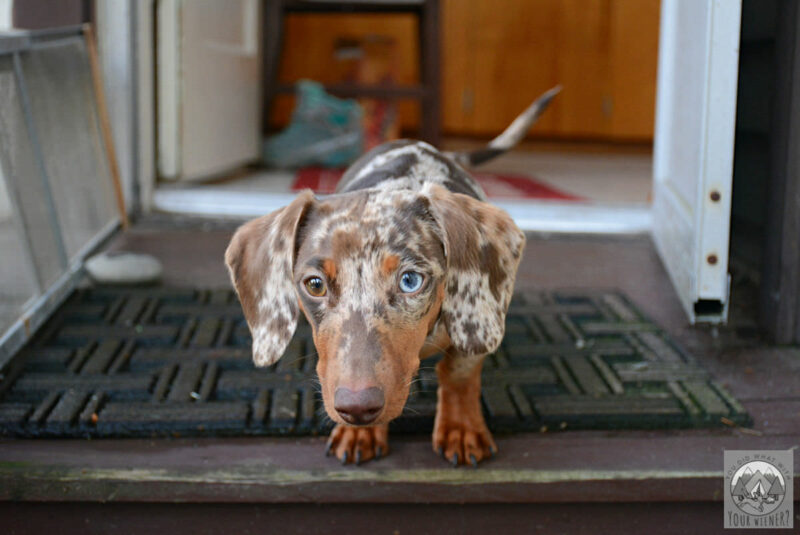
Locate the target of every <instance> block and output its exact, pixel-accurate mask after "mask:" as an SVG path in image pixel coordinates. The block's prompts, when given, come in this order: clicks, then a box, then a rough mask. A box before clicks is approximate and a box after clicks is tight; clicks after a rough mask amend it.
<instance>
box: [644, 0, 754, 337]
mask: <svg viewBox="0 0 800 535" xmlns="http://www.w3.org/2000/svg"><path fill="white" fill-rule="evenodd" d="M741 9H742V5H741V1H740V0H663V2H662V3H661V35H660V40H659V52H658V55H659V57H658V93H657V98H656V101H657V102H656V130H655V146H654V159H653V174H654V192H653V236H654V240H655V243H656V247H657V248H658V252H659V254H660V255H661V258H662V261H663V262H664V265H665V266H666V269H667V271H668V272H669V275H670V277H671V279H672V283H673V284H674V286H675V289H676V291H677V292H678V295H679V297H680V300H681V302H682V303H683V306H684V308H685V309H686V312H687V314H688V315H689V318H690V319H691V321H692V322H693V323H694V322H711V323H719V322H724V321H725V320H726V317H727V311H728V290H729V277H728V238H729V233H730V209H731V194H732V183H733V146H734V128H735V122H736V121H735V119H736V89H737V78H738V66H739V26H740V21H741Z"/></svg>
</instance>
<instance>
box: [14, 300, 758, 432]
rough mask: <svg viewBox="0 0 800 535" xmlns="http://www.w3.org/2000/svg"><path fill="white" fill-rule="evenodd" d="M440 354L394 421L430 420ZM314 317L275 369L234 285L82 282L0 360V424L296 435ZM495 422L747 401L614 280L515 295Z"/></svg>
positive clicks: (309, 413) (486, 398)
mask: <svg viewBox="0 0 800 535" xmlns="http://www.w3.org/2000/svg"><path fill="white" fill-rule="evenodd" d="M434 362H435V360H426V361H423V363H422V369H421V371H420V374H419V376H420V380H419V381H415V382H414V383H413V386H412V391H411V395H410V397H409V401H408V404H407V410H406V411H405V412H404V414H403V416H401V417H400V418H399V419H397V420H395V421H394V422H393V423H392V428H393V431H407V432H425V433H429V432H430V431H431V428H432V425H433V416H434V411H435V407H436V375H435V372H434V371H433V363H434ZM315 366H316V357H315V350H314V346H313V342H312V340H311V332H310V327H309V326H308V325H307V324H306V323H304V322H303V323H301V324H300V325H299V326H298V329H297V334H296V335H295V338H294V340H293V341H292V342H291V344H290V346H289V348H288V350H287V352H286V354H285V355H284V356H283V358H282V359H281V360H279V361H278V363H277V364H275V365H274V366H272V367H270V368H263V369H256V368H254V367H253V365H252V363H251V360H250V335H249V332H248V329H247V324H246V323H245V322H244V318H243V316H242V312H241V308H240V306H239V303H238V301H237V300H236V296H235V295H234V294H233V293H232V292H231V291H229V290H219V291H198V290H193V289H176V288H150V289H120V288H94V289H88V290H80V291H77V292H75V293H74V294H73V295H72V296H71V297H70V298H69V299H68V301H67V302H66V303H65V304H64V305H63V306H62V307H61V308H60V309H59V310H58V311H57V312H56V314H55V315H54V316H53V317H52V318H51V320H50V321H49V322H48V323H47V325H46V326H45V327H44V328H43V329H42V331H40V333H39V334H38V335H37V337H36V338H35V339H34V340H33V341H32V342H31V343H30V344H28V346H26V347H25V348H24V349H23V350H22V351H21V352H20V353H19V354H18V355H17V356H15V357H14V359H12V360H11V362H10V363H9V364H8V365H7V366H6V367H5V369H3V370H2V371H1V372H0V373H2V376H1V377H0V433H2V434H4V435H15V436H26V437H31V436H60V437H61V436H63V437H110V436H117V437H122V436H126V437H132V436H154V435H155V436H185V435H287V434H290V435H302V434H314V433H325V432H327V431H328V430H329V429H330V427H331V422H330V420H329V419H328V417H327V416H326V415H325V412H324V409H323V408H322V400H321V399H320V396H319V394H318V388H317V384H316V374H315V371H314V369H315ZM483 407H484V409H485V413H486V416H487V421H488V423H489V426H490V427H491V428H492V429H493V430H494V431H500V432H504V431H527V430H541V429H543V428H547V429H551V430H558V429H578V428H580V429H589V428H591V429H612V428H613V429H632V428H667V427H716V426H720V425H722V422H723V421H725V420H726V419H727V420H728V421H729V422H728V425H730V422H733V423H734V424H739V425H747V424H749V417H748V415H747V414H746V413H745V412H744V409H743V408H742V407H741V405H740V404H739V403H738V402H737V401H736V400H735V399H733V398H732V397H731V396H730V395H729V394H728V393H727V392H726V391H725V390H724V389H722V388H721V387H720V386H719V385H718V384H716V383H715V382H714V381H713V380H712V379H711V377H709V374H708V373H707V372H706V371H705V370H703V369H702V368H701V367H699V366H698V365H697V364H696V363H695V362H694V361H693V360H692V359H691V358H690V357H688V356H687V355H686V354H685V353H683V352H682V351H681V350H680V349H679V348H677V347H676V346H675V345H674V344H673V343H672V342H671V341H670V340H669V338H667V336H666V335H665V334H664V332H663V331H661V330H660V329H659V328H658V327H656V326H655V325H654V324H653V323H651V322H650V321H648V320H647V319H645V318H644V317H643V316H642V315H641V314H640V313H639V312H638V311H637V310H636V309H635V308H634V307H633V306H632V305H631V303H630V302H629V301H628V300H627V299H626V298H625V297H624V296H622V295H621V294H619V293H616V292H598V293H587V292H567V291H564V292H548V293H526V294H519V295H516V296H515V298H514V301H513V303H512V305H511V309H510V311H509V314H508V321H507V328H506V337H505V339H504V341H503V344H502V346H501V348H500V349H499V350H498V351H497V353H495V354H493V355H490V356H489V357H488V358H487V361H486V363H485V365H484V368H483Z"/></svg>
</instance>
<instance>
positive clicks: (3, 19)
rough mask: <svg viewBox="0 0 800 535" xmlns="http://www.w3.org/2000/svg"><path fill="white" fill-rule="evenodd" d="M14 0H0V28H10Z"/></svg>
mask: <svg viewBox="0 0 800 535" xmlns="http://www.w3.org/2000/svg"><path fill="white" fill-rule="evenodd" d="M12 7H14V0H0V30H8V29H9V28H11V9H12Z"/></svg>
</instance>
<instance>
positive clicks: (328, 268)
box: [322, 258, 336, 281]
mask: <svg viewBox="0 0 800 535" xmlns="http://www.w3.org/2000/svg"><path fill="white" fill-rule="evenodd" d="M322 271H324V272H325V275H326V276H327V277H328V280H331V281H332V280H334V279H335V278H336V262H334V261H333V260H331V259H330V258H326V259H325V260H324V261H323V262H322Z"/></svg>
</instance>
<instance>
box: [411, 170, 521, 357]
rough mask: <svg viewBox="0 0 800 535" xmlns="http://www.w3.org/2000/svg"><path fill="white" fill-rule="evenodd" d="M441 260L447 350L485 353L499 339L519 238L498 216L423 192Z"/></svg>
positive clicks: (463, 200)
mask: <svg viewBox="0 0 800 535" xmlns="http://www.w3.org/2000/svg"><path fill="white" fill-rule="evenodd" d="M423 192H424V193H425V194H427V196H428V197H429V199H430V200H431V211H432V213H433V216H434V218H435V219H436V221H437V222H438V224H439V226H440V228H441V229H442V240H443V242H444V247H445V256H446V258H447V274H446V275H445V285H446V287H445V298H444V302H443V303H442V312H441V314H442V315H441V318H442V321H443V322H444V325H445V327H446V328H447V333H448V334H449V336H450V340H451V342H452V344H453V346H454V347H455V348H456V349H457V350H459V351H460V352H462V353H464V354H468V355H478V354H483V353H491V352H492V351H494V350H496V349H497V347H498V346H499V345H500V341H501V340H502V339H503V334H504V333H505V321H506V312H507V311H508V305H509V303H510V302H511V295H512V293H513V291H514V278H515V277H516V274H517V267H518V266H519V262H520V259H521V258H522V250H523V248H524V247H525V235H524V234H523V233H522V231H521V230H520V229H519V228H518V227H517V225H515V224H514V221H513V220H512V219H511V217H510V216H509V215H508V214H507V213H506V212H505V211H503V210H501V209H499V208H496V207H494V206H492V205H490V204H488V203H485V202H481V201H478V200H476V199H473V198H472V197H469V196H467V195H462V194H460V193H452V192H450V191H448V190H446V189H444V188H442V187H441V186H436V185H431V186H427V187H426V188H425V189H424V190H423Z"/></svg>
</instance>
